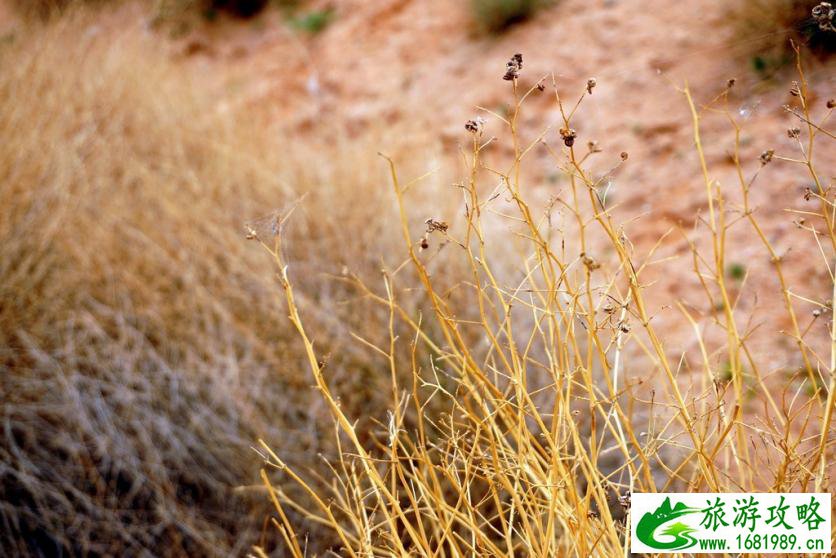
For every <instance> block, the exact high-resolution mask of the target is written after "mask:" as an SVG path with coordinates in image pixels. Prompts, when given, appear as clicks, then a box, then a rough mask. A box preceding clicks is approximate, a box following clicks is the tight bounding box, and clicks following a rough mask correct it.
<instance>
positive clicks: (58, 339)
mask: <svg viewBox="0 0 836 558" xmlns="http://www.w3.org/2000/svg"><path fill="white" fill-rule="evenodd" d="M0 60H2V62H1V63H2V67H3V68H4V71H3V72H2V75H0V132H1V133H2V135H3V137H4V138H5V139H4V141H3V143H2V146H0V198H2V200H3V203H2V205H0V359H2V360H0V363H2V364H0V366H1V367H2V373H0V392H2V393H3V404H2V406H1V407H0V409H2V410H1V411H0V412H1V413H2V417H0V419H2V424H3V425H4V426H3V435H2V441H0V494H2V497H0V522H2V525H3V528H2V529H0V554H3V555H55V554H60V553H66V554H70V555H88V554H92V555H123V556H128V555H142V554H145V553H150V554H153V555H201V556H231V555H240V554H242V553H243V552H244V549H246V548H247V547H249V546H250V545H252V544H254V543H256V542H259V543H260V544H262V545H266V546H267V547H269V546H270V544H271V543H270V540H271V539H273V538H275V533H273V532H272V531H271V532H268V533H266V534H265V535H262V533H261V531H262V524H263V518H264V514H265V510H264V505H265V504H267V503H268V501H267V500H266V499H265V498H264V496H263V494H261V490H263V489H261V488H259V487H258V484H259V480H258V470H259V464H260V460H259V458H258V455H257V454H256V453H255V452H253V451H252V450H251V449H250V446H251V445H252V444H253V443H254V441H255V440H256V439H258V438H259V437H265V438H266V439H268V440H270V441H271V443H273V444H275V445H276V446H277V447H278V448H283V450H285V452H286V453H292V454H293V456H290V457H288V459H289V461H291V462H293V463H295V464H297V465H299V464H306V465H310V464H314V465H316V463H317V462H318V461H317V458H316V455H317V453H319V452H324V453H325V454H327V453H328V451H329V448H330V447H331V446H332V443H331V442H330V440H322V439H320V437H319V436H318V435H317V428H316V425H317V417H324V416H326V413H324V407H323V406H322V404H320V403H318V399H317V398H315V397H314V395H315V393H314V392H313V390H312V389H311V387H310V384H311V382H310V379H309V378H307V377H306V376H305V375H304V374H300V373H299V372H298V370H300V369H301V367H302V366H303V364H304V363H305V360H304V356H305V353H304V346H303V345H302V344H301V342H300V341H299V340H298V339H296V338H295V335H291V333H290V331H289V330H288V326H287V325H286V324H284V323H283V322H282V321H281V319H280V314H279V313H278V312H277V309H276V307H275V305H274V304H273V302H272V301H273V300H274V298H275V296H276V295H275V287H274V284H273V279H272V277H271V274H270V272H269V265H267V263H266V262H264V261H263V258H262V257H261V256H260V254H259V253H258V251H257V250H255V249H254V248H253V246H252V245H251V244H249V243H247V242H246V240H245V238H244V237H245V229H244V226H243V225H244V223H245V222H251V223H252V226H253V227H255V228H256V229H258V230H270V229H271V228H272V227H273V226H274V219H273V217H272V215H273V213H274V209H275V208H277V207H285V206H287V207H290V206H293V205H295V206H296V212H295V216H296V219H295V220H294V222H293V223H292V226H290V227H288V228H287V230H286V231H285V234H284V238H285V242H286V246H287V247H288V250H289V254H292V255H293V259H294V268H293V270H292V272H293V273H297V272H298V277H299V280H300V282H304V286H302V287H301V289H300V291H301V292H300V293H299V294H298V299H297V300H299V301H300V305H301V307H302V308H306V309H307V314H308V316H309V318H310V319H312V320H313V321H314V322H315V323H317V324H318V326H317V327H318V328H319V330H320V331H321V332H323V337H324V338H323V339H322V341H321V343H319V344H318V347H321V348H322V349H323V351H326V352H331V353H332V356H331V357H330V358H329V359H328V370H329V373H331V374H333V375H334V377H336V378H338V380H337V381H338V383H339V385H338V386H336V387H335V388H334V389H335V390H336V391H337V392H338V393H341V394H343V395H344V398H343V405H344V406H345V408H346V409H353V410H354V411H357V410H358V409H360V408H362V406H364V405H366V404H368V403H370V402H372V403H373V402H374V401H375V400H378V399H380V398H381V397H383V395H381V394H385V393H386V392H385V391H383V390H381V389H380V386H381V382H382V381H383V379H381V378H380V377H379V376H378V375H376V374H375V373H374V370H373V368H372V367H371V366H369V365H368V362H367V360H368V358H367V355H366V354H365V353H364V352H363V351H362V350H359V349H357V348H356V347H355V346H354V345H355V344H354V342H353V341H351V342H349V340H351V339H352V338H351V337H350V334H349V330H350V331H352V332H354V333H355V334H357V335H360V336H363V337H365V338H369V339H372V340H375V339H376V338H375V333H374V331H370V332H368V331H367V330H369V329H373V328H374V327H375V323H376V320H378V319H379V318H384V319H385V318H386V315H387V313H386V312H385V311H384V310H381V309H378V308H377V307H375V306H371V305H368V304H365V305H364V304H363V303H362V302H357V303H352V304H348V303H347V299H349V298H351V297H356V291H355V290H354V289H353V288H352V287H350V286H349V285H348V281H343V282H341V281H332V280H327V279H326V277H327V275H328V274H331V275H333V276H339V275H340V274H341V272H342V270H343V267H344V266H348V269H350V270H352V271H353V270H360V275H361V276H362V275H363V274H364V273H366V272H367V271H368V270H371V273H372V274H373V276H377V274H378V269H379V266H380V265H381V260H380V258H379V257H378V256H377V254H379V253H386V252H393V250H392V249H391V248H388V247H387V243H391V242H394V241H392V240H390V239H391V238H393V237H392V235H391V234H385V233H384V232H383V231H385V230H386V229H387V227H389V228H390V229H391V228H392V225H393V224H395V223H396V222H397V221H396V219H395V214H394V213H393V212H392V211H391V210H387V209H386V208H385V207H384V206H383V202H382V198H383V199H385V198H384V195H385V193H386V192H387V189H386V182H385V173H384V172H383V170H382V169H380V168H379V167H373V166H371V165H367V166H364V165H363V156H364V155H363V153H367V152H369V150H368V149H366V148H364V147H363V145H364V143H363V142H362V141H359V140H353V141H350V140H349V139H348V138H340V137H335V136H334V135H333V134H332V135H331V136H330V137H329V143H328V144H327V145H326V144H324V143H323V144H322V145H319V144H317V143H314V142H313V140H312V141H311V143H309V145H308V147H303V146H301V145H296V144H292V143H290V142H286V141H283V140H281V139H277V136H275V134H274V133H273V132H272V131H271V130H269V129H265V127H263V126H262V125H261V122H260V121H259V114H258V111H257V110H252V109H250V110H248V111H247V112H246V118H244V117H242V114H241V112H240V111H239V110H238V109H236V108H234V107H229V106H225V105H219V104H217V103H215V102H214V101H213V99H212V96H211V95H210V93H209V91H208V90H207V91H204V90H203V87H202V85H201V83H202V82H201V81H200V80H199V79H198V78H197V77H195V76H191V77H190V76H188V75H185V76H184V75H183V74H180V73H178V71H179V69H180V68H181V66H177V65H174V64H172V63H171V62H170V61H169V54H168V53H167V52H166V50H165V45H164V44H161V43H160V41H158V40H157V38H156V37H155V36H154V34H153V33H150V32H148V31H147V30H145V29H144V28H143V27H142V25H141V24H137V25H136V26H134V27H132V28H130V29H128V30H120V31H113V30H112V29H108V28H107V27H103V26H100V25H99V24H97V23H96V21H95V20H94V19H91V18H87V17H85V16H83V15H78V14H68V15H67V16H66V17H65V18H62V19H61V20H59V21H56V22H53V23H51V24H49V25H47V26H35V27H32V28H30V29H27V31H26V33H24V34H22V35H21V36H19V37H17V38H15V39H14V40H13V41H11V42H6V43H4V45H3V46H2V47H0ZM390 145H393V144H392V143H390ZM277 146H278V147H277ZM372 153H373V152H372ZM312 160H316V161H317V164H315V165H311V164H310V161H312ZM375 168H376V169H377V170H374V169H375ZM378 185H379V186H378ZM306 192H310V194H309V195H307V196H305V193H306ZM357 192H362V196H363V203H362V204H358V203H357V200H358V195H357ZM378 192H379V193H380V194H378ZM394 230H397V229H394ZM345 278H346V280H348V279H350V275H346V276H345ZM348 302H350V301H348ZM383 323H385V322H383ZM379 406H382V402H380V405H379ZM370 416H371V415H370ZM320 426H322V425H321V424H320ZM295 493H296V494H297V495H298V496H300V497H304V493H303V492H300V491H296V492H295ZM311 529H312V532H313V533H317V528H316V526H315V525H313V526H311ZM329 540H330V539H329V538H328V536H327V533H323V534H322V536H321V537H319V538H317V541H321V542H318V543H312V544H311V548H316V544H323V545H324V544H326V543H327V541H329Z"/></svg>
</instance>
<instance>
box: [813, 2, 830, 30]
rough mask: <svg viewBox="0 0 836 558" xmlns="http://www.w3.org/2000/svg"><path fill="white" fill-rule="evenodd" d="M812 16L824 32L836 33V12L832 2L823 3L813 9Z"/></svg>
mask: <svg viewBox="0 0 836 558" xmlns="http://www.w3.org/2000/svg"><path fill="white" fill-rule="evenodd" d="M810 14H811V15H812V16H813V19H814V20H816V23H817V24H818V26H819V29H821V30H822V31H834V32H836V10H834V9H833V5H832V4H831V3H830V2H821V3H819V4H818V5H817V6H815V7H813V9H812V11H811V12H810Z"/></svg>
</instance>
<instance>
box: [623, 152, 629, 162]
mask: <svg viewBox="0 0 836 558" xmlns="http://www.w3.org/2000/svg"><path fill="white" fill-rule="evenodd" d="M629 156H630V154H629V153H627V152H626V151H622V152H621V160H622V161H626V160H627V157H629Z"/></svg>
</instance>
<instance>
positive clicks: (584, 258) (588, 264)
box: [581, 254, 601, 271]
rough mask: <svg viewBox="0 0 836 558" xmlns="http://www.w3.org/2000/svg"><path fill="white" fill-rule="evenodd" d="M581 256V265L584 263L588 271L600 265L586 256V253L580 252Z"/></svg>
mask: <svg viewBox="0 0 836 558" xmlns="http://www.w3.org/2000/svg"><path fill="white" fill-rule="evenodd" d="M581 258H582V261H583V265H585V266H586V268H587V269H588V270H589V271H595V270H596V269H598V268H600V267H601V264H599V263H598V262H596V261H595V260H594V259H592V258H590V257H589V256H587V255H586V254H581Z"/></svg>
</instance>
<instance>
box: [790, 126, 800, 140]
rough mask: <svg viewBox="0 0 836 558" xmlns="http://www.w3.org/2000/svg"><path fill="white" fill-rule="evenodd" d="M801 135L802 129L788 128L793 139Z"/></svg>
mask: <svg viewBox="0 0 836 558" xmlns="http://www.w3.org/2000/svg"><path fill="white" fill-rule="evenodd" d="M799 135H801V130H800V129H798V128H790V129H789V130H787V136H789V137H790V138H792V139H796V138H798V136H799Z"/></svg>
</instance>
